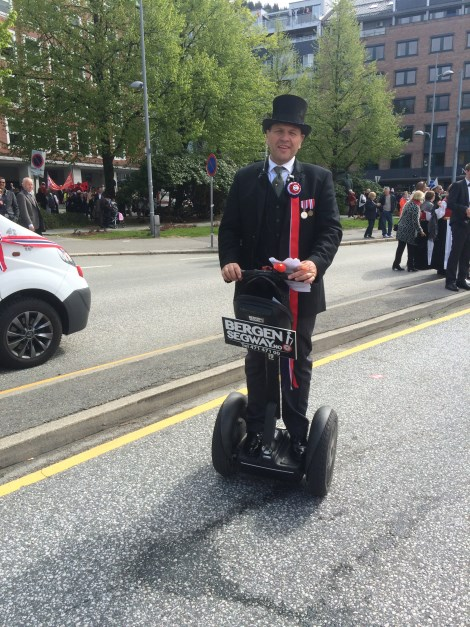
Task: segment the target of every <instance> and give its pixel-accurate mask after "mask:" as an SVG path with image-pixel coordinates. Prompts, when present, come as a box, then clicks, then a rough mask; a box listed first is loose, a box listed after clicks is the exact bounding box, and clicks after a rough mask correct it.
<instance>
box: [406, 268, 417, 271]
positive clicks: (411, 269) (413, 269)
mask: <svg viewBox="0 0 470 627" xmlns="http://www.w3.org/2000/svg"><path fill="white" fill-rule="evenodd" d="M408 272H418V268H408Z"/></svg>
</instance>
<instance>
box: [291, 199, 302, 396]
mask: <svg viewBox="0 0 470 627" xmlns="http://www.w3.org/2000/svg"><path fill="white" fill-rule="evenodd" d="M299 207H300V200H299V197H298V196H297V197H295V198H291V199H290V237H289V257H291V259H299V234H300V210H299ZM289 306H290V310H291V312H292V318H293V321H292V328H293V330H294V331H295V330H296V329H297V320H298V317H299V292H296V291H295V290H292V289H289ZM289 376H290V383H291V388H298V387H299V384H298V383H297V380H296V378H295V374H294V360H293V359H289Z"/></svg>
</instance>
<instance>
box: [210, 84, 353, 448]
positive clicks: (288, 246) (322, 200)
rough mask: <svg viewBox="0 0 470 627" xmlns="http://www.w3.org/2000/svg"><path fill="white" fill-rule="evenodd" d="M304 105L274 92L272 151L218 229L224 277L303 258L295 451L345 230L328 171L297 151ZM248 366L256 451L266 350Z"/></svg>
mask: <svg viewBox="0 0 470 627" xmlns="http://www.w3.org/2000/svg"><path fill="white" fill-rule="evenodd" d="M306 109H307V103H306V102H305V100H303V99H302V98H299V97H297V96H292V95H283V96H278V97H277V98H275V99H274V101H273V114H272V117H271V118H267V119H265V120H264V121H263V130H264V132H265V134H266V143H267V146H268V148H269V158H268V159H267V160H266V161H265V162H257V163H253V164H251V165H249V166H247V167H245V168H242V169H241V170H239V171H238V172H237V173H236V175H235V178H234V181H233V184H232V187H231V189H230V192H229V195H228V198H227V204H226V207H225V211H224V214H223V217H222V221H221V224H220V228H219V235H218V246H219V259H220V266H221V268H222V277H223V279H224V281H226V282H228V283H229V282H231V281H240V280H241V278H242V273H241V270H242V269H244V270H249V269H253V268H260V267H262V266H266V265H269V257H275V258H277V259H280V260H284V259H286V258H287V257H292V258H298V259H299V260H300V263H299V265H298V267H297V268H296V269H295V271H294V272H292V274H291V275H290V276H289V278H290V279H291V280H293V281H298V282H302V283H306V284H307V285H309V286H310V290H309V291H308V292H302V293H299V292H295V293H294V292H293V290H290V295H289V299H290V306H291V310H292V313H293V314H294V319H295V322H294V328H295V329H296V331H297V359H296V360H295V362H293V369H292V368H289V362H290V361H292V360H286V359H282V360H281V380H282V404H283V420H284V423H285V425H286V427H287V429H288V431H289V433H290V436H291V442H292V451H293V454H294V456H295V457H297V458H300V457H301V456H302V455H303V453H304V451H305V445H306V437H307V431H308V424H309V423H308V419H307V415H306V414H307V405H308V395H309V389H310V379H311V374H312V359H311V351H312V333H313V328H314V325H315V318H316V315H317V313H319V312H321V311H324V310H325V308H326V305H325V293H324V287H323V275H324V273H325V271H326V270H327V268H328V266H329V265H330V264H331V262H332V261H333V258H334V256H335V254H336V252H337V250H338V247H339V244H340V242H341V237H342V229H341V224H340V219H339V211H338V207H337V204H336V198H335V189H334V185H333V178H332V175H331V172H330V171H329V170H325V169H324V168H321V167H319V166H316V165H311V164H306V163H301V162H300V161H297V159H296V158H295V156H296V154H297V152H298V151H299V149H300V147H301V145H302V142H303V141H304V139H305V137H306V136H307V135H308V134H309V133H310V131H311V127H310V126H308V125H307V124H305V122H304V117H305V113H306ZM296 186H297V187H296ZM235 293H237V287H236V289H235ZM245 373H246V380H247V386H248V406H247V414H246V423H247V440H246V450H247V452H248V453H250V454H253V455H256V454H257V453H258V452H259V450H260V447H261V443H262V431H263V424H264V411H265V407H266V402H267V393H266V389H265V388H266V385H265V382H264V355H263V354H262V353H258V352H254V351H248V353H247V356H246V359H245Z"/></svg>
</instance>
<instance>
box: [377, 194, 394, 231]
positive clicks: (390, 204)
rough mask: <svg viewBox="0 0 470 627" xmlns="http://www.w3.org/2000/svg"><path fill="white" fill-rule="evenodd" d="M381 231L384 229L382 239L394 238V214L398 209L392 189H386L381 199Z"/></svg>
mask: <svg viewBox="0 0 470 627" xmlns="http://www.w3.org/2000/svg"><path fill="white" fill-rule="evenodd" d="M378 204H379V217H380V219H379V229H382V237H385V238H390V237H392V229H393V214H394V212H395V210H396V208H397V199H396V196H395V194H392V193H391V191H390V187H384V190H383V194H382V195H381V196H380V198H379V202H378Z"/></svg>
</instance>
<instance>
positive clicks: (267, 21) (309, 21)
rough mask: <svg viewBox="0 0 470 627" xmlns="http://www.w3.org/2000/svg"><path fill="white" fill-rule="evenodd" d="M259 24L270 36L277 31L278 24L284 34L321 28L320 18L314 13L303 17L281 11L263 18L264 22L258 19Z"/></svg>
mask: <svg viewBox="0 0 470 627" xmlns="http://www.w3.org/2000/svg"><path fill="white" fill-rule="evenodd" d="M258 24H261V26H263V28H265V29H266V30H267V31H268V33H269V34H272V33H274V32H275V30H276V24H279V26H280V28H281V30H283V31H284V32H288V33H289V32H292V31H296V30H304V29H308V28H314V27H317V28H318V26H319V24H320V18H319V16H318V15H314V14H313V13H307V14H302V15H289V12H288V11H279V12H278V13H269V15H267V14H266V15H265V16H264V17H263V20H262V22H261V21H260V20H259V19H258Z"/></svg>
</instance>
